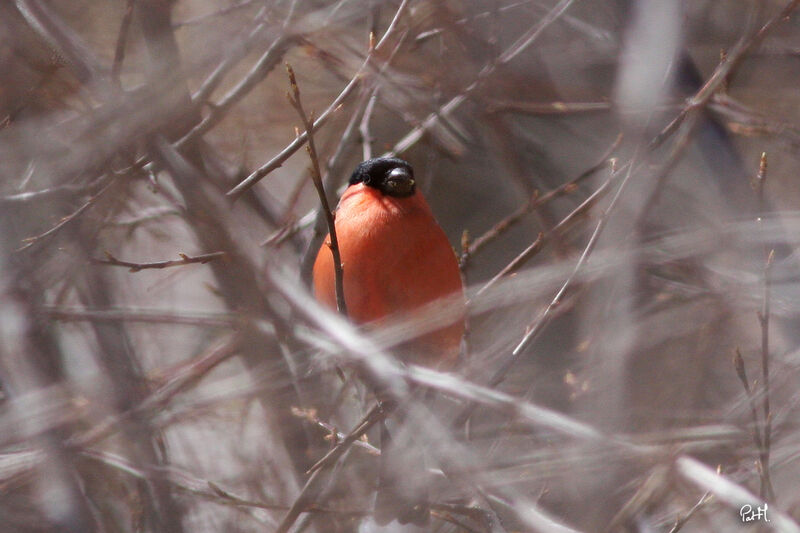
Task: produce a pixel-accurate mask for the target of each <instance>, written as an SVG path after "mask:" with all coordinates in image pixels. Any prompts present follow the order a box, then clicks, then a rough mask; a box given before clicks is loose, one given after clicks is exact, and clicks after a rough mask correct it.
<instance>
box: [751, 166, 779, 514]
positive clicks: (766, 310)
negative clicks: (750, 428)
mask: <svg viewBox="0 0 800 533" xmlns="http://www.w3.org/2000/svg"><path fill="white" fill-rule="evenodd" d="M766 180H767V154H766V152H763V153H762V154H761V160H760V161H759V165H758V174H757V175H756V178H755V180H754V186H755V189H756V194H757V195H758V205H759V217H758V223H759V225H762V224H763V220H764V219H763V217H764V206H765V199H764V185H765V183H766ZM765 250H767V248H766V247H765ZM774 259H775V250H772V249H769V250H768V251H766V265H765V266H764V298H763V301H762V304H761V311H760V312H759V313H758V322H759V324H760V326H761V379H762V382H761V383H762V388H763V393H762V407H763V417H764V426H763V433H762V435H761V442H762V444H763V446H762V447H761V449H760V453H759V465H760V472H759V474H760V477H761V490H760V495H761V497H762V498H764V499H765V500H774V499H775V491H774V489H773V488H772V481H771V480H770V474H769V456H770V447H771V441H772V413H771V410H770V402H769V396H770V389H769V318H770V297H771V293H772V263H773V261H774Z"/></svg>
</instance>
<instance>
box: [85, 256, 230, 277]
mask: <svg viewBox="0 0 800 533" xmlns="http://www.w3.org/2000/svg"><path fill="white" fill-rule="evenodd" d="M105 254H106V258H105V259H92V263H94V264H96V265H110V266H121V267H126V268H129V269H130V271H131V272H139V271H141V270H146V269H158V268H170V267H176V266H183V265H191V264H194V263H200V264H201V265H204V264H206V263H208V262H209V261H213V260H214V259H220V258H223V257H225V252H212V253H209V254H201V255H195V256H190V255H186V254H184V253H179V254H178V255H179V256H180V259H172V260H167V261H153V262H151V263H131V262H130V261H121V260H119V259H117V258H116V257H114V256H113V255H111V253H109V252H106V253H105Z"/></svg>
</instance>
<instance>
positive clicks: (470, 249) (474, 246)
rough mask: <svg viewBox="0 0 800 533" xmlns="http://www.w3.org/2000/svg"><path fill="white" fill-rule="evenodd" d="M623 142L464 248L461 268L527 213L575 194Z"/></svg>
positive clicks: (617, 143) (532, 200) (617, 139)
mask: <svg viewBox="0 0 800 533" xmlns="http://www.w3.org/2000/svg"><path fill="white" fill-rule="evenodd" d="M621 141H622V134H620V135H618V136H617V138H616V139H615V140H614V142H613V144H612V145H611V146H610V147H609V148H608V150H606V151H605V153H604V154H603V156H602V157H601V158H600V160H599V161H598V162H597V163H596V164H595V165H592V166H591V167H590V168H588V169H587V170H585V171H584V172H582V173H581V175H580V176H578V177H577V178H575V179H574V180H572V181H570V182H568V183H565V184H563V185H561V186H559V187H557V188H555V189H553V190H552V191H549V192H547V193H545V194H543V195H541V196H539V195H538V193H537V194H535V195H534V196H533V197H532V198H531V199H530V200H528V202H527V203H526V204H525V205H523V206H522V207H520V208H519V209H517V210H516V211H514V212H513V213H511V214H510V215H508V216H507V217H505V218H504V219H503V220H501V221H500V222H498V223H497V224H495V225H494V226H492V228H491V229H489V230H488V231H487V232H486V233H484V234H483V235H481V236H480V237H478V238H476V239H475V240H472V241H470V242H469V243H468V245H467V246H463V247H462V254H461V257H460V258H459V262H460V263H461V268H462V269H464V268H465V267H466V266H467V264H468V262H469V260H470V259H471V258H472V256H474V255H475V253H477V252H478V250H480V249H481V248H483V247H484V246H485V245H486V244H488V243H489V242H491V241H492V240H494V239H496V238H497V237H499V236H500V235H502V234H503V233H505V231H506V230H508V229H509V228H510V227H512V226H513V225H514V224H516V223H517V222H519V221H520V220H522V218H523V217H524V216H525V215H526V214H527V213H529V212H531V211H533V210H534V209H538V208H539V207H540V206H542V205H544V204H546V203H547V202H549V201H551V200H553V199H555V198H560V197H562V196H565V195H568V194H571V193H572V192H574V191H575V190H576V189H577V186H578V185H579V184H580V183H582V182H583V181H585V180H586V179H587V178H589V177H591V176H592V175H593V174H594V173H595V172H597V171H598V170H600V169H601V168H603V166H605V165H607V164H608V158H609V157H610V156H611V154H612V153H613V152H614V150H616V149H617V147H618V146H619V144H620V142H621Z"/></svg>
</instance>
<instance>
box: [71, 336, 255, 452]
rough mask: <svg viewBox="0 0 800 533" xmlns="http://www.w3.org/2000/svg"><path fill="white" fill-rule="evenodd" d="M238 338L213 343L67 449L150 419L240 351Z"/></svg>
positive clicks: (94, 440) (93, 441)
mask: <svg viewBox="0 0 800 533" xmlns="http://www.w3.org/2000/svg"><path fill="white" fill-rule="evenodd" d="M240 342H241V338H240V337H238V336H234V337H230V338H228V339H225V340H224V341H222V342H218V343H216V344H215V345H214V346H213V347H212V348H210V349H209V351H208V352H207V353H205V354H203V355H201V356H199V357H196V358H194V359H193V360H191V361H190V362H189V363H188V364H183V365H182V368H180V369H179V370H178V371H177V372H176V373H175V375H173V376H170V377H169V379H168V380H167V381H166V383H165V384H164V385H162V386H161V387H159V388H158V389H157V390H155V391H153V392H152V393H150V394H149V395H148V396H146V397H145V398H144V399H143V400H142V401H141V402H140V403H139V404H137V405H135V406H134V407H133V408H131V409H130V410H129V411H126V412H123V413H120V414H119V415H116V416H113V417H111V418H110V419H108V420H106V421H104V422H102V423H101V424H98V425H97V426H95V427H93V428H91V429H89V430H87V431H84V432H82V433H80V434H78V435H75V436H73V437H71V438H70V439H69V441H68V443H69V445H70V446H75V447H79V448H84V447H86V446H91V445H92V444H95V443H97V442H99V441H101V440H103V439H106V438H108V437H109V436H110V435H111V434H112V433H114V432H115V431H117V430H118V429H119V428H120V426H121V425H122V424H124V423H125V422H126V421H127V420H129V419H131V418H141V417H150V416H152V415H153V414H154V413H156V412H158V411H160V410H162V409H164V408H165V407H166V406H167V405H168V404H169V402H170V401H172V399H173V398H174V397H175V396H176V395H178V394H179V393H181V392H184V391H185V390H186V389H187V388H189V387H190V386H192V385H194V384H195V383H197V382H198V381H199V380H200V379H201V378H202V377H203V376H205V375H206V374H208V373H209V372H210V371H211V370H213V369H214V368H215V367H216V366H218V365H219V364H220V363H222V362H224V361H226V360H228V359H230V358H231V357H232V356H234V355H236V354H237V353H238V351H239V348H240Z"/></svg>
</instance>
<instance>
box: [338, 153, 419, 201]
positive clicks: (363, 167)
mask: <svg viewBox="0 0 800 533" xmlns="http://www.w3.org/2000/svg"><path fill="white" fill-rule="evenodd" d="M357 183H363V184H364V185H366V186H368V187H373V188H375V189H378V190H379V191H381V192H382V193H383V194H386V195H388V196H394V197H396V198H406V197H408V196H411V195H413V194H414V191H415V185H414V169H413V168H411V165H409V164H408V163H407V162H405V161H403V160H402V159H398V158H396V157H377V158H375V159H368V160H367V161H364V162H363V163H360V164H359V165H358V166H357V167H356V169H355V171H353V175H352V176H350V185H355V184H357Z"/></svg>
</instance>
